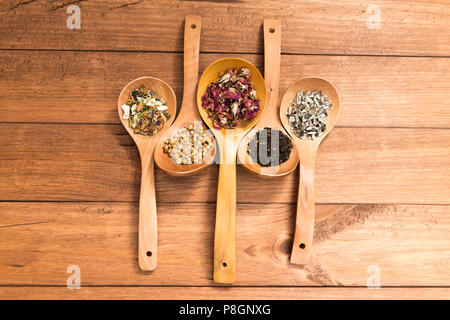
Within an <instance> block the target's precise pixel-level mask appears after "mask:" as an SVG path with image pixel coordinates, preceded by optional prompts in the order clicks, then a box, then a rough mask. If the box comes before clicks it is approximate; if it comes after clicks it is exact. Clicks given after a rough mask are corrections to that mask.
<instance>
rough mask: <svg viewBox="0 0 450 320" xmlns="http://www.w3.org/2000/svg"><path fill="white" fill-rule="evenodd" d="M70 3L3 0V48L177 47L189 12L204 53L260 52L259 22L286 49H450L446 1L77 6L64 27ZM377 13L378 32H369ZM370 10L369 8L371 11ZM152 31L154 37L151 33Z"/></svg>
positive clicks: (437, 52)
mask: <svg viewBox="0 0 450 320" xmlns="http://www.w3.org/2000/svg"><path fill="white" fill-rule="evenodd" d="M69 4H70V2H67V1H65V2H63V1H61V0H58V1H51V2H48V1H20V0H9V1H2V3H1V6H0V19H1V21H2V25H1V27H0V33H1V34H2V37H1V39H0V47H1V48H8V49H10V48H14V49H68V50H72V49H76V50H152V51H178V52H180V51H181V50H182V36H183V33H182V30H183V23H184V17H185V16H186V15H187V14H198V15H201V16H202V18H203V21H202V24H203V33H202V47H201V49H202V51H205V52H253V53H256V52H262V49H263V42H262V21H263V19H264V18H275V19H280V20H281V21H282V23H283V41H282V49H283V52H289V53H313V54H324V53H325V54H366V55H367V54H369V55H420V56H424V55H433V56H443V55H446V56H448V53H449V52H450V42H449V41H448V35H449V33H450V20H449V19H448V17H449V16H450V6H449V3H448V1H447V0H435V1H431V2H430V1H415V2H414V3H410V2H405V1H393V0H390V1H388V0H386V1H382V2H377V3H374V2H373V1H371V0H363V1H358V2H349V1H345V0H338V1H333V2H330V1H327V0H320V1H314V2H312V1H307V0H297V1H295V2H293V1H289V0H283V1H277V2H276V3H274V2H273V1H269V0H266V1H258V2H257V3H256V2H254V1H249V0H248V1H236V2H235V1H226V2H225V3H224V2H222V1H208V2H203V1H175V0H172V1H164V2H161V1H134V2H130V1H126V0H108V1H77V2H76V3H75V4H76V5H78V6H79V7H80V8H81V30H69V29H68V28H67V27H66V20H67V18H68V17H69V15H68V14H67V13H66V9H67V7H68V5H69ZM374 4H376V5H377V6H378V8H379V10H380V28H379V29H377V28H375V29H370V28H369V27H368V20H369V19H371V17H373V16H374V12H373V11H371V10H369V6H373V5H374ZM372 10H373V9H372ZM149 30H151V32H149Z"/></svg>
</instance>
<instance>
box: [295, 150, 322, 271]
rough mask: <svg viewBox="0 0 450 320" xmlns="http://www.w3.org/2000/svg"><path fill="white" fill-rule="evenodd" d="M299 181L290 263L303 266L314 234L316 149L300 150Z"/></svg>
mask: <svg viewBox="0 0 450 320" xmlns="http://www.w3.org/2000/svg"><path fill="white" fill-rule="evenodd" d="M298 149H299V150H301V151H300V179H299V186H298V199H297V218H296V220H295V235H294V243H293V246H292V253H291V263H293V264H301V265H305V264H307V263H308V260H309V258H310V256H311V249H312V243H313V234H314V216H315V195H314V166H315V161H316V160H315V159H316V153H317V148H316V147H311V148H310V149H306V150H305V149H304V148H302V149H300V148H298Z"/></svg>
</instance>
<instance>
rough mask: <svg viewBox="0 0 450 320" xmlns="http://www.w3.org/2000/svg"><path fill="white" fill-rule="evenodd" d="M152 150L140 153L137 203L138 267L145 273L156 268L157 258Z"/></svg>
mask: <svg viewBox="0 0 450 320" xmlns="http://www.w3.org/2000/svg"><path fill="white" fill-rule="evenodd" d="M153 151H154V149H153V148H152V149H151V152H150V151H148V152H141V163H142V178H141V194H140V202H139V249H138V250H139V252H138V260H139V267H140V268H141V269H142V270H145V271H151V270H154V269H155V268H156V260H157V256H158V232H157V219H156V195H155V172H154V157H153Z"/></svg>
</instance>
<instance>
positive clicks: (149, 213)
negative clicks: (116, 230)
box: [117, 77, 177, 271]
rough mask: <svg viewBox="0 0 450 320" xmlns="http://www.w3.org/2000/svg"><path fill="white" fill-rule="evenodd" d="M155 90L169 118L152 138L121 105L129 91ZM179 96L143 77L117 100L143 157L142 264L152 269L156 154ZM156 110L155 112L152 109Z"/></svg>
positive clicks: (155, 242)
mask: <svg viewBox="0 0 450 320" xmlns="http://www.w3.org/2000/svg"><path fill="white" fill-rule="evenodd" d="M137 88H138V89H143V90H145V92H146V91H147V90H149V89H150V90H152V91H153V92H155V93H156V94H157V95H158V96H160V97H161V98H163V99H164V101H165V103H166V106H167V113H168V114H169V115H170V117H169V119H167V120H164V125H162V126H161V128H160V130H159V131H158V132H157V133H156V134H155V135H153V136H151V137H145V136H143V135H141V134H138V133H136V132H135V130H136V129H132V128H131V127H130V124H129V120H125V119H123V114H124V111H123V110H122V106H123V105H124V104H128V101H129V100H130V92H131V91H132V90H134V89H137ZM176 103H177V99H176V97H175V93H174V92H173V90H172V88H171V87H170V86H169V85H168V84H167V83H166V82H164V81H162V80H161V79H158V78H152V77H141V78H138V79H134V80H132V81H130V82H129V83H128V84H127V85H126V86H125V87H124V88H123V89H122V91H121V92H120V96H119V99H118V101H117V112H118V113H117V116H118V118H119V119H120V122H121V123H122V125H123V128H124V129H125V131H127V132H128V134H129V135H130V137H131V138H132V139H133V141H134V143H135V144H136V147H137V149H138V150H139V155H140V160H141V168H142V169H141V173H142V175H141V180H140V185H141V191H140V194H139V202H140V204H139V248H138V257H139V267H140V268H141V270H145V271H152V270H153V269H155V268H156V264H157V257H158V235H157V232H158V231H157V229H158V228H157V219H156V215H157V213H156V194H155V157H154V152H155V148H156V144H157V143H158V140H159V138H160V136H161V135H163V134H164V132H167V131H168V130H169V128H170V126H171V125H172V122H173V120H174V116H175V114H176V110H177V104H176ZM152 112H153V111H152Z"/></svg>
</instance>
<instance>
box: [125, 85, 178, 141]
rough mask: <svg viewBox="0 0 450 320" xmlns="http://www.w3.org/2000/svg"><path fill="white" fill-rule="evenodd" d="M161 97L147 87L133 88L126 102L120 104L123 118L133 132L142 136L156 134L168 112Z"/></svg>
mask: <svg viewBox="0 0 450 320" xmlns="http://www.w3.org/2000/svg"><path fill="white" fill-rule="evenodd" d="M167 109H168V108H167V105H166V102H165V100H164V99H163V98H161V97H159V96H158V95H156V94H155V93H154V92H153V91H151V90H149V89H147V88H141V89H133V90H131V91H130V98H129V99H128V101H127V104H124V105H122V110H123V115H122V117H123V119H124V120H128V125H129V126H130V128H132V129H133V131H134V133H139V134H142V135H144V136H153V135H155V134H157V133H158V132H159V131H161V129H162V128H163V127H164V125H165V124H166V121H167V119H169V118H170V114H169V113H168V112H167Z"/></svg>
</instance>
